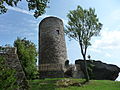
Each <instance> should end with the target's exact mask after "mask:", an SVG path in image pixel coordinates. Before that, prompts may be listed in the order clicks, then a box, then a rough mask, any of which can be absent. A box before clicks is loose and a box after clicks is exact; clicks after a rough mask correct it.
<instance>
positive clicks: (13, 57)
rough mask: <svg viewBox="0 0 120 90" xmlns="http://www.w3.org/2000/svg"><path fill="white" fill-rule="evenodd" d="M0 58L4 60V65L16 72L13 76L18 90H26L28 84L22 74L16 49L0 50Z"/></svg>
mask: <svg viewBox="0 0 120 90" xmlns="http://www.w3.org/2000/svg"><path fill="white" fill-rule="evenodd" d="M0 56H2V57H4V58H5V59H6V64H7V65H8V67H9V68H11V69H15V70H16V75H15V76H16V78H17V83H18V85H19V89H18V90H27V89H28V82H27V79H26V77H25V74H24V72H23V69H22V66H21V63H20V61H19V59H18V56H17V54H16V48H9V47H6V48H2V49H0Z"/></svg>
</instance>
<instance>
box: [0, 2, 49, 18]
mask: <svg viewBox="0 0 120 90" xmlns="http://www.w3.org/2000/svg"><path fill="white" fill-rule="evenodd" d="M20 1H22V0H0V14H4V13H6V12H7V8H6V6H5V4H7V5H8V6H11V7H14V6H17V4H18V2H20ZM26 2H27V3H28V8H29V10H34V17H35V18H37V17H39V16H40V15H42V14H44V13H45V8H46V7H47V3H49V0H26Z"/></svg>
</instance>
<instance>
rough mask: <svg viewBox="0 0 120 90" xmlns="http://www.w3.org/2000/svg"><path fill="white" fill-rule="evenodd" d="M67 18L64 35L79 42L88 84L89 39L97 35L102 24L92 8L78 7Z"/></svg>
mask: <svg viewBox="0 0 120 90" xmlns="http://www.w3.org/2000/svg"><path fill="white" fill-rule="evenodd" d="M67 17H68V25H67V26H66V27H67V29H65V33H66V35H67V36H68V37H69V38H73V39H75V40H77V41H78V42H79V45H80V49H81V54H82V56H83V60H84V66H85V67H84V70H85V71H84V74H85V78H86V82H88V81H89V75H88V71H87V63H86V53H87V48H88V46H90V45H91V43H90V40H91V38H92V37H93V36H98V35H99V32H100V30H101V28H102V24H101V23H100V22H99V19H98V18H97V15H96V14H95V9H92V8H89V9H88V10H87V9H83V8H82V7H81V6H78V7H77V9H76V10H73V11H70V12H69V13H68V15H67Z"/></svg>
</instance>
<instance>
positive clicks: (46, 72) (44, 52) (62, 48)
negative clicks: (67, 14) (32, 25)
mask: <svg viewBox="0 0 120 90" xmlns="http://www.w3.org/2000/svg"><path fill="white" fill-rule="evenodd" d="M63 29H64V27H63V22H62V20H61V19H59V18H57V17H47V18H45V19H43V20H42V21H41V22H40V24H39V66H40V67H39V69H40V74H41V75H40V76H41V77H43V76H44V77H63V76H64V65H65V61H66V60H67V52H66V44H65V37H64V30H63ZM51 75H52V76H51Z"/></svg>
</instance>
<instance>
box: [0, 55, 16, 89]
mask: <svg viewBox="0 0 120 90" xmlns="http://www.w3.org/2000/svg"><path fill="white" fill-rule="evenodd" d="M15 88H17V85H16V78H15V70H13V69H10V68H9V67H8V66H7V65H6V64H5V59H4V58H3V57H0V90H13V89H15Z"/></svg>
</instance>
